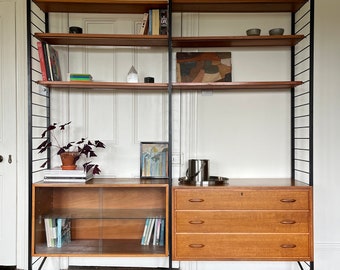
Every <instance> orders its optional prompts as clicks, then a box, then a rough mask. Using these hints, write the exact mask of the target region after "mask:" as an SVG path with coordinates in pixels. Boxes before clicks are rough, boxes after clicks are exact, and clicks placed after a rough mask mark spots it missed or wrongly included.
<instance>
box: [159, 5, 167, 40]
mask: <svg viewBox="0 0 340 270" xmlns="http://www.w3.org/2000/svg"><path fill="white" fill-rule="evenodd" d="M159 34H160V35H167V34H168V10H167V9H160V10H159Z"/></svg>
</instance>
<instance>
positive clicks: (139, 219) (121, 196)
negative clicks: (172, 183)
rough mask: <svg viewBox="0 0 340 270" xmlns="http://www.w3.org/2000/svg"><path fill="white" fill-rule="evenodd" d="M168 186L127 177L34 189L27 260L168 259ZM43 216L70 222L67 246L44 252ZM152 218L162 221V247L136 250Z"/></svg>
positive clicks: (164, 182) (38, 185)
mask: <svg viewBox="0 0 340 270" xmlns="http://www.w3.org/2000/svg"><path fill="white" fill-rule="evenodd" d="M168 187H169V185H168V181H167V179H157V180H153V181H148V180H145V179H128V178H119V179H118V178H117V179H114V178H113V179H111V178H102V179H100V178H95V179H93V180H90V181H88V182H87V183H83V184H76V183H44V182H38V183H35V184H33V209H32V221H33V224H32V239H33V241H32V256H66V257H74V256H75V257H76V256H98V257H108V256H110V257H113V256H122V257H126V256H137V257H150V256H153V257H165V256H168V241H169V240H168V234H167V233H166V232H167V228H168V225H169V223H168V222H169V219H168V215H169V211H168V204H169V199H168ZM46 217H54V218H57V217H58V218H70V219H71V243H69V244H67V245H65V246H64V247H62V248H48V247H47V245H46V231H45V226H44V218H46ZM151 217H154V218H156V217H157V218H164V219H165V228H166V230H165V231H166V232H165V245H164V246H154V245H152V244H150V245H141V238H142V234H143V230H144V226H145V220H146V219H147V218H151ZM85 247H86V248H85Z"/></svg>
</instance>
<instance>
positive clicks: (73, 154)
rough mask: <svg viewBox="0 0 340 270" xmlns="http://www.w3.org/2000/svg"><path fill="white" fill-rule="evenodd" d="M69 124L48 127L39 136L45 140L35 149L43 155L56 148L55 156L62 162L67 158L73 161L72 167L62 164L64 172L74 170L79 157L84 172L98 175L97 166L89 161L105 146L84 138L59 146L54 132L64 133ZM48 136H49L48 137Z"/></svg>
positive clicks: (45, 163)
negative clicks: (82, 161) (83, 160)
mask: <svg viewBox="0 0 340 270" xmlns="http://www.w3.org/2000/svg"><path fill="white" fill-rule="evenodd" d="M70 124H71V121H70V122H67V123H65V124H62V125H58V124H57V123H53V124H52V125H50V126H48V127H47V128H46V129H45V130H44V131H43V133H42V134H41V138H45V140H44V141H43V142H42V143H41V144H40V145H39V146H38V147H37V149H38V150H39V153H44V152H45V151H47V150H48V149H51V150H52V148H56V151H57V155H60V157H61V161H62V162H64V161H65V159H68V158H70V159H72V160H73V161H74V163H73V164H72V165H70V164H63V165H62V169H65V170H73V169H75V168H76V165H75V164H76V162H77V161H78V160H79V158H80V157H81V156H84V157H85V162H84V163H83V164H82V166H83V168H84V170H85V171H86V172H89V171H91V170H92V173H93V174H100V172H101V170H100V169H99V165H98V164H94V163H92V161H91V160H90V159H91V158H93V157H96V156H97V155H96V153H95V149H96V148H105V145H104V144H103V143H102V142H101V141H99V140H95V141H90V140H88V139H86V138H81V139H80V140H78V141H71V142H68V143H66V144H65V145H62V144H60V143H59V140H58V138H57V136H56V131H60V132H64V131H65V130H66V128H67V127H69V126H70ZM48 135H50V136H49V137H48ZM65 157H67V158H65ZM48 162H49V160H46V161H45V162H44V163H43V164H42V165H41V166H40V167H42V168H44V167H46V165H47V163H48Z"/></svg>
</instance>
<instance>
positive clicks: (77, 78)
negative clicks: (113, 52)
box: [68, 73, 92, 81]
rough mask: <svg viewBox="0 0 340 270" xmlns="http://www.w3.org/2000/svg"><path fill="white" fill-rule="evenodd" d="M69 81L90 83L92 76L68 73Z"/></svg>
mask: <svg viewBox="0 0 340 270" xmlns="http://www.w3.org/2000/svg"><path fill="white" fill-rule="evenodd" d="M68 80H69V81H92V75H91V74H87V73H69V74H68Z"/></svg>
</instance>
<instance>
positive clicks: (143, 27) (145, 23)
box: [139, 13, 149, 35]
mask: <svg viewBox="0 0 340 270" xmlns="http://www.w3.org/2000/svg"><path fill="white" fill-rule="evenodd" d="M148 17H149V13H144V15H143V19H142V25H141V27H140V30H139V34H140V35H145V34H147V31H148Z"/></svg>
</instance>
